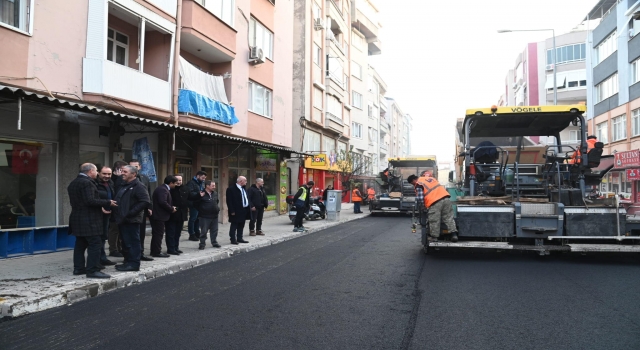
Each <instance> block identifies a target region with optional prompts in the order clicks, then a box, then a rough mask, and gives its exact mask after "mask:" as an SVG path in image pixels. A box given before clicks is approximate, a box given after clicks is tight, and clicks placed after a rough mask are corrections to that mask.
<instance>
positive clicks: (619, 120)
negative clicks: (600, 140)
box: [611, 114, 627, 142]
mask: <svg viewBox="0 0 640 350" xmlns="http://www.w3.org/2000/svg"><path fill="white" fill-rule="evenodd" d="M611 124H612V126H613V130H612V132H613V135H612V136H613V141H614V142H615V141H620V140H623V139H626V138H627V115H626V114H623V115H620V116H617V117H615V118H613V119H611Z"/></svg>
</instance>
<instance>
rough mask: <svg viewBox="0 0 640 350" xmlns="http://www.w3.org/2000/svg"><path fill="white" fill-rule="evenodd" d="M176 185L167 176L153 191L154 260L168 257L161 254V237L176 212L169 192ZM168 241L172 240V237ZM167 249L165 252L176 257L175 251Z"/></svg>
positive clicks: (174, 179)
mask: <svg viewBox="0 0 640 350" xmlns="http://www.w3.org/2000/svg"><path fill="white" fill-rule="evenodd" d="M177 183H178V179H176V177H175V176H173V175H167V177H165V178H164V184H163V185H162V186H158V188H156V190H155V191H153V207H154V208H155V210H154V211H153V215H152V216H151V256H152V257H154V258H168V257H169V255H168V254H164V253H162V237H163V236H164V233H165V231H166V229H167V227H168V226H169V225H170V224H169V218H171V214H173V213H175V212H176V211H177V210H176V207H174V206H173V201H172V200H171V190H172V189H174V188H175V187H176V184H177ZM169 234H171V232H169ZM170 240H173V237H171V238H170ZM168 248H169V246H167V252H169V253H171V254H172V255H178V253H176V251H174V250H172V249H168Z"/></svg>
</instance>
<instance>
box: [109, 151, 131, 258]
mask: <svg viewBox="0 0 640 350" xmlns="http://www.w3.org/2000/svg"><path fill="white" fill-rule="evenodd" d="M125 165H127V163H126V162H123V161H121V160H118V161H116V162H115V163H113V168H112V169H113V171H112V174H111V183H112V184H113V198H115V197H116V194H117V193H118V191H119V190H120V188H121V187H122V186H124V185H125V184H126V182H125V181H124V180H123V179H122V167H123V166H125ZM109 256H112V257H114V258H122V257H123V255H122V237H121V236H120V231H119V229H118V224H116V219H115V215H113V214H112V215H111V217H110V218H109Z"/></svg>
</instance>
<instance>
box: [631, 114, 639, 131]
mask: <svg viewBox="0 0 640 350" xmlns="http://www.w3.org/2000/svg"><path fill="white" fill-rule="evenodd" d="M631 120H632V122H633V125H632V128H633V130H632V132H633V136H638V135H640V108H638V109H634V110H633V111H631Z"/></svg>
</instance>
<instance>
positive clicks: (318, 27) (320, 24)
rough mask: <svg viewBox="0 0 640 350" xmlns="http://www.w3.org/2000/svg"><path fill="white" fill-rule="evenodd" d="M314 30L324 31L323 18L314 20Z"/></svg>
mask: <svg viewBox="0 0 640 350" xmlns="http://www.w3.org/2000/svg"><path fill="white" fill-rule="evenodd" d="M313 29H315V30H321V29H324V23H323V22H322V18H314V19H313Z"/></svg>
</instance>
